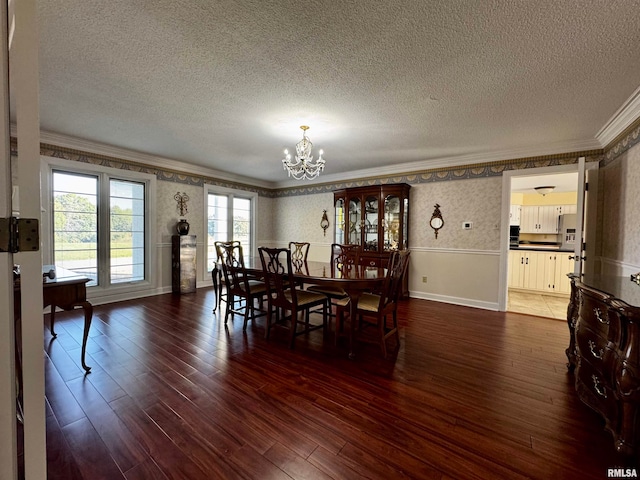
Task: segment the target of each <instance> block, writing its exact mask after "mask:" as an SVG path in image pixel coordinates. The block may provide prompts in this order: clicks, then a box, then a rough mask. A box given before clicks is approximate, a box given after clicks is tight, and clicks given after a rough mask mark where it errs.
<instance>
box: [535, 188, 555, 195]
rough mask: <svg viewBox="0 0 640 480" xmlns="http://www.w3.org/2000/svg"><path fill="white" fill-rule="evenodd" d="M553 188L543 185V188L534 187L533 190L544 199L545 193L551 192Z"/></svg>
mask: <svg viewBox="0 0 640 480" xmlns="http://www.w3.org/2000/svg"><path fill="white" fill-rule="evenodd" d="M554 188H556V187H555V185H554V186H551V185H545V186H543V187H535V188H534V190H535V191H536V192H538V193H539V194H540V195H542V196H543V197H544V196H545V195H546V194H547V193H551V192H553V189H554Z"/></svg>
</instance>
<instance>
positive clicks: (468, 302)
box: [409, 292, 499, 312]
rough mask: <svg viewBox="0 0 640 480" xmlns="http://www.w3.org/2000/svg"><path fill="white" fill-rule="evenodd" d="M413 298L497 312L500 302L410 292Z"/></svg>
mask: <svg viewBox="0 0 640 480" xmlns="http://www.w3.org/2000/svg"><path fill="white" fill-rule="evenodd" d="M409 296H410V297H411V298H419V299H422V300H433V301H434V302H443V303H451V304H453V305H462V306H464V307H474V308H482V309H483V310H493V311H495V312H497V311H498V310H499V309H498V302H484V301H482V300H474V299H471V298H460V297H451V296H448V295H437V294H434V293H425V292H409Z"/></svg>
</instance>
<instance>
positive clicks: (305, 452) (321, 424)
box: [45, 289, 636, 480]
mask: <svg viewBox="0 0 640 480" xmlns="http://www.w3.org/2000/svg"><path fill="white" fill-rule="evenodd" d="M213 305H214V296H213V291H212V290H211V289H200V290H198V291H197V293H195V294H189V295H183V296H177V295H172V294H167V295H160V296H156V297H150V298H145V299H141V300H136V301H129V302H123V303H117V304H111V305H104V306H97V307H96V308H95V311H94V317H93V325H92V327H91V333H90V340H89V343H88V347H87V349H88V356H87V363H88V364H89V365H90V366H92V371H91V373H90V374H88V375H86V376H85V375H83V370H82V368H81V367H80V341H81V338H82V313H81V311H76V312H66V313H60V314H59V315H57V316H56V329H57V331H58V337H57V339H55V340H54V339H51V337H50V336H49V334H48V330H46V331H47V333H46V334H45V335H46V339H45V352H46V356H45V361H46V395H47V454H48V455H47V457H48V472H49V479H65V480H69V479H81V478H82V479H90V480H98V479H105V480H114V479H121V478H125V479H128V480H137V479H154V480H155V479H165V478H169V479H216V478H221V479H231V478H255V479H267V478H268V479H272V478H273V479H275V478H284V479H290V478H294V479H300V478H305V479H316V478H318V479H322V478H334V479H351V478H379V479H390V478H420V479H429V478H433V479H467V478H468V479H498V478H499V479H519V478H535V479H603V478H607V469H608V468H614V467H622V466H626V467H629V466H636V465H633V463H634V462H635V460H633V459H624V458H621V457H619V456H618V455H617V454H616V452H615V451H614V449H613V442H612V439H611V436H610V435H609V434H608V433H607V432H605V431H604V429H603V422H602V421H601V420H600V418H599V417H598V415H596V414H595V413H593V412H592V411H591V410H589V409H588V408H587V407H586V406H584V405H583V404H582V403H581V402H580V401H579V400H578V398H577V396H576V394H575V392H574V389H573V376H572V375H571V374H569V373H568V372H567V369H566V366H565V364H566V357H565V354H564V349H565V348H566V346H567V343H568V338H567V337H568V329H567V327H566V324H564V323H563V322H560V321H557V320H556V321H554V320H547V319H542V318H538V317H530V316H527V315H522V314H515V313H497V312H490V311H485V310H478V309H473V308H466V307H460V306H455V305H447V304H442V303H436V302H429V301H425V300H415V299H412V300H408V301H405V302H403V303H402V305H401V307H400V312H399V318H400V319H401V339H402V341H401V347H400V349H399V351H398V352H397V355H390V358H388V359H387V360H384V359H382V358H381V354H380V350H379V348H378V347H377V346H376V345H367V344H358V345H357V349H356V352H357V357H356V359H355V360H348V358H347V348H346V345H345V344H341V345H339V346H338V347H337V348H334V346H333V340H332V338H330V337H329V338H327V339H324V341H323V335H322V332H321V331H316V332H312V333H311V334H310V335H309V336H308V337H305V336H300V337H298V338H297V341H296V347H295V349H294V350H289V349H288V348H287V336H286V334H285V332H284V331H281V332H279V331H278V330H277V329H276V330H275V331H274V332H273V334H272V337H271V339H270V340H269V341H266V340H265V339H264V338H263V334H264V327H263V325H264V323H263V322H264V317H261V318H258V319H257V320H256V322H255V324H252V323H251V322H250V323H249V327H248V329H247V332H246V333H243V332H242V319H241V318H240V317H236V318H235V319H234V320H233V321H231V320H230V321H229V324H228V329H227V328H225V326H224V324H223V322H222V321H221V319H222V318H223V316H224V315H223V314H221V313H220V312H218V313H216V314H213V313H212V307H213Z"/></svg>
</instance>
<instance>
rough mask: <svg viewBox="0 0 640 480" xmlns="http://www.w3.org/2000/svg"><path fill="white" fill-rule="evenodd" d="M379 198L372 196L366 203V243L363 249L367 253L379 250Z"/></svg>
mask: <svg viewBox="0 0 640 480" xmlns="http://www.w3.org/2000/svg"><path fill="white" fill-rule="evenodd" d="M378 212H379V208H378V197H377V196H374V195H370V196H368V197H366V198H365V201H364V225H363V228H364V232H363V233H364V243H363V245H362V249H363V250H364V251H366V252H375V251H377V250H378Z"/></svg>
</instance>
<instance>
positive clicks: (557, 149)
mask: <svg viewBox="0 0 640 480" xmlns="http://www.w3.org/2000/svg"><path fill="white" fill-rule="evenodd" d="M588 150H602V145H601V144H600V142H598V141H597V140H595V139H594V140H588V141H577V142H561V143H555V144H546V145H545V146H544V147H536V148H522V149H512V150H502V151H500V152H487V153H473V154H468V155H458V156H452V157H444V158H435V159H432V160H423V161H418V162H408V163H395V164H392V165H387V166H385V167H377V168H369V169H363V170H352V171H350V172H346V173H338V174H331V175H323V176H321V177H319V179H317V180H312V181H305V183H304V185H305V186H307V185H308V186H312V185H320V184H325V183H340V182H345V181H350V180H358V179H362V178H375V177H397V176H400V175H403V174H407V173H413V172H422V171H426V170H435V169H440V168H452V167H461V166H467V165H474V164H477V163H490V162H501V161H505V160H517V159H519V158H530V157H541V156H545V155H561V154H563V153H574V152H581V151H588ZM274 185H275V188H277V189H286V188H293V187H300V186H301V182H300V181H299V180H288V181H284V182H277V183H275V184H274Z"/></svg>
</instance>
